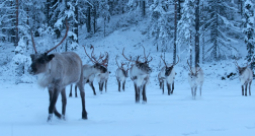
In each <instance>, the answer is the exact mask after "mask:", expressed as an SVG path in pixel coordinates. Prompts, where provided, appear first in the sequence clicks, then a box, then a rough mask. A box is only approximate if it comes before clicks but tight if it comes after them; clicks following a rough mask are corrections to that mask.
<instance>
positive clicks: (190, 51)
mask: <svg viewBox="0 0 255 136" xmlns="http://www.w3.org/2000/svg"><path fill="white" fill-rule="evenodd" d="M190 34H191V31H190ZM192 47H193V46H192V35H190V38H189V64H190V66H191V67H192V64H193V62H192V56H193V55H192V54H193V50H192Z"/></svg>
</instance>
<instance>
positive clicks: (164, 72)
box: [158, 55, 179, 95]
mask: <svg viewBox="0 0 255 136" xmlns="http://www.w3.org/2000/svg"><path fill="white" fill-rule="evenodd" d="M177 57H178V61H177V63H175V64H168V65H167V64H166V61H165V59H163V57H162V55H161V56H160V58H161V59H162V61H163V62H164V64H165V66H164V67H163V68H161V70H160V72H159V74H158V80H159V86H160V89H162V91H163V94H164V80H166V84H167V90H168V95H170V94H173V92H174V77H175V75H176V73H175V72H174V66H175V65H176V64H178V62H179V56H177ZM171 85H172V90H171Z"/></svg>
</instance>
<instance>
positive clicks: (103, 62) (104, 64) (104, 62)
mask: <svg viewBox="0 0 255 136" xmlns="http://www.w3.org/2000/svg"><path fill="white" fill-rule="evenodd" d="M105 54H106V56H105V59H104V60H102V63H101V65H103V66H105V67H106V68H107V67H108V59H109V55H108V53H107V52H105Z"/></svg>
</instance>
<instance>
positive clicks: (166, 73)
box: [160, 55, 179, 76]
mask: <svg viewBox="0 0 255 136" xmlns="http://www.w3.org/2000/svg"><path fill="white" fill-rule="evenodd" d="M177 57H178V61H177V63H175V64H172V65H171V64H170V65H167V64H166V61H165V59H163V57H162V55H161V56H160V58H161V59H162V61H163V62H164V64H165V66H166V69H165V76H169V75H170V74H171V73H172V70H173V68H174V66H175V65H176V64H178V62H179V56H178V55H177Z"/></svg>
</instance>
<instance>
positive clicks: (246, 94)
mask: <svg viewBox="0 0 255 136" xmlns="http://www.w3.org/2000/svg"><path fill="white" fill-rule="evenodd" d="M247 86H248V83H247V84H245V96H247Z"/></svg>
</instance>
